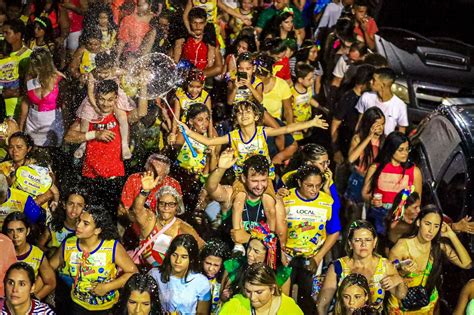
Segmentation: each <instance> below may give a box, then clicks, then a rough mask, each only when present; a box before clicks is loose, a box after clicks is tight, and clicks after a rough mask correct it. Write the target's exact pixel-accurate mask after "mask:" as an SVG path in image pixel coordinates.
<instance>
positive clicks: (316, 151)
mask: <svg viewBox="0 0 474 315" xmlns="http://www.w3.org/2000/svg"><path fill="white" fill-rule="evenodd" d="M326 154H328V151H327V150H326V148H325V147H323V146H322V145H319V144H316V143H309V144H306V145H304V146H300V147H299V148H298V151H296V153H295V154H294V155H293V157H292V158H291V160H290V163H289V164H288V168H287V169H286V170H285V173H286V172H291V171H294V170H296V169H298V168H299V167H300V166H302V165H306V164H307V163H308V162H311V161H317V160H319V159H320V158H321V157H322V156H323V155H326Z"/></svg>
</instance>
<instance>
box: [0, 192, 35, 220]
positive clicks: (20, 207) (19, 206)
mask: <svg viewBox="0 0 474 315" xmlns="http://www.w3.org/2000/svg"><path fill="white" fill-rule="evenodd" d="M28 197H30V195H28V194H27V193H26V192H24V191H21V190H18V189H14V188H10V189H8V197H7V198H8V199H7V201H5V202H4V203H2V204H1V205H0V226H3V221H4V220H5V218H6V217H7V215H8V214H10V213H11V212H14V211H20V212H23V211H24V210H25V204H26V201H27V200H28Z"/></svg>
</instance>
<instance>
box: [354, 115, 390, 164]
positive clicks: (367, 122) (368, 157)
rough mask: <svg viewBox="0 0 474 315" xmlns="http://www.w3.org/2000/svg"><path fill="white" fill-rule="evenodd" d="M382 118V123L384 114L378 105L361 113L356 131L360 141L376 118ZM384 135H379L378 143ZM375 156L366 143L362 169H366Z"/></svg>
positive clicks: (365, 136)
mask: <svg viewBox="0 0 474 315" xmlns="http://www.w3.org/2000/svg"><path fill="white" fill-rule="evenodd" d="M380 118H383V119H384V123H385V115H384V114H383V112H382V110H381V109H380V108H378V107H375V106H374V107H371V108H369V109H367V110H366V111H365V112H364V114H363V115H362V118H361V121H360V124H359V129H358V130H357V131H356V134H357V135H358V136H359V139H360V142H362V141H364V139H366V138H367V137H368V136H369V134H370V129H371V128H372V125H373V124H374V123H375V121H377V120H378V119H380ZM384 138H385V136H384V134H383V133H382V135H381V136H380V141H381V142H380V143H383V140H384ZM374 159H375V156H374V152H373V150H372V146H371V145H367V146H366V147H365V148H364V155H363V157H362V160H361V161H360V162H361V166H362V168H364V169H367V168H368V167H369V166H370V164H372V162H373V161H374Z"/></svg>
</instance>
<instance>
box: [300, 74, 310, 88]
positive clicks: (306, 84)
mask: <svg viewBox="0 0 474 315" xmlns="http://www.w3.org/2000/svg"><path fill="white" fill-rule="evenodd" d="M298 82H300V83H301V85H303V86H304V87H305V88H309V87H311V86H313V83H314V76H313V73H312V72H310V73H308V74H307V75H306V76H305V77H304V78H303V79H298Z"/></svg>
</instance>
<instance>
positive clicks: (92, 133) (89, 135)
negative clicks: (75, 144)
mask: <svg viewBox="0 0 474 315" xmlns="http://www.w3.org/2000/svg"><path fill="white" fill-rule="evenodd" d="M92 139H95V131H88V132H86V141H89V140H92Z"/></svg>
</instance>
